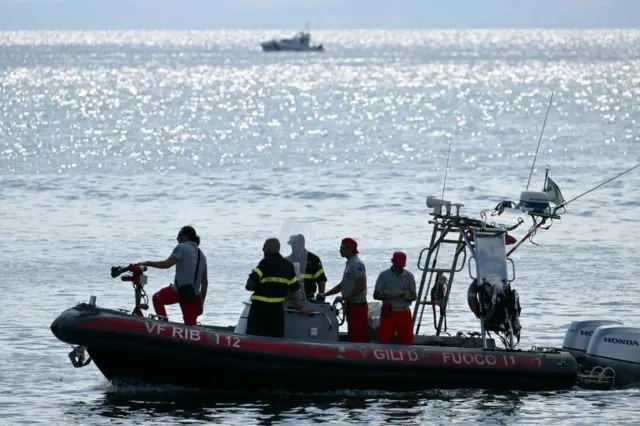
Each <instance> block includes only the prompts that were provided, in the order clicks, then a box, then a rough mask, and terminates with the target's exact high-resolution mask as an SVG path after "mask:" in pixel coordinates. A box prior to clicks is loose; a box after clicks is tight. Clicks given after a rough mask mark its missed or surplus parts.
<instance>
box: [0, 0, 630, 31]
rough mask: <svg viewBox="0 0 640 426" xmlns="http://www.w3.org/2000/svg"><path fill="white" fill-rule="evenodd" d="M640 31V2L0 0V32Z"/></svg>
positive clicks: (555, 0) (612, 0)
mask: <svg viewBox="0 0 640 426" xmlns="http://www.w3.org/2000/svg"><path fill="white" fill-rule="evenodd" d="M307 22H308V23H309V25H310V28H311V29H429V28H640V0H386V1H383V0H0V30H37V29H50V30H128V29H168V30H184V29H194V30H198V29H256V30H259V29H266V30H271V29H302V28H304V26H305V23H307Z"/></svg>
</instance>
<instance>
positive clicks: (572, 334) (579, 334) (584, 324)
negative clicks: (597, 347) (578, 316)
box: [562, 320, 622, 358]
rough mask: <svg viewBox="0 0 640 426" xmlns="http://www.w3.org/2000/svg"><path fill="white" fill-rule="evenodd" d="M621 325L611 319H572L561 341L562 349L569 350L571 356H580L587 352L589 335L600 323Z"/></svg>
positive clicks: (591, 334)
mask: <svg viewBox="0 0 640 426" xmlns="http://www.w3.org/2000/svg"><path fill="white" fill-rule="evenodd" d="M612 324H618V325H622V323H621V322H619V321H612V320H588V321H573V322H572V323H571V324H570V325H569V328H568V329H567V332H566V334H565V335H564V341H563V342H562V349H563V350H565V351H567V352H569V353H570V354H571V355H573V357H575V358H580V357H582V356H584V354H585V353H586V352H587V347H588V346H589V342H590V341H591V336H593V333H594V332H595V331H596V329H597V328H598V327H600V326H601V325H612Z"/></svg>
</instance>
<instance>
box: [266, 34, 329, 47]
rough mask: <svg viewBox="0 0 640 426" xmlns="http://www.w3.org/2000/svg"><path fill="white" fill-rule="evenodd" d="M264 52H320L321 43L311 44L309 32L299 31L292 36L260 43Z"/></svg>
mask: <svg viewBox="0 0 640 426" xmlns="http://www.w3.org/2000/svg"><path fill="white" fill-rule="evenodd" d="M260 46H262V50H263V51H265V52H322V51H323V50H324V48H323V47H322V45H321V44H318V45H315V46H312V45H311V34H309V32H308V31H300V32H299V33H297V34H296V35H295V36H293V37H292V38H283V39H280V40H276V39H273V40H270V41H264V42H262V43H260Z"/></svg>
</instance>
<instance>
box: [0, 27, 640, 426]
mask: <svg viewBox="0 0 640 426" xmlns="http://www.w3.org/2000/svg"><path fill="white" fill-rule="evenodd" d="M281 35H282V36H287V35H288V34H281ZM274 36H280V35H279V34H275V33H271V32H250V31H220V32H5V33H2V34H0V251H1V252H2V254H3V256H2V258H3V263H2V265H3V266H4V268H3V270H4V273H3V279H2V280H0V283H1V284H0V286H1V288H2V291H3V293H4V295H5V297H4V303H3V308H2V310H1V311H0V312H2V321H1V322H0V348H1V350H2V354H3V355H2V356H1V357H0V378H1V380H0V395H1V397H0V415H1V417H2V418H3V424H39V423H41V424H47V425H51V424H64V425H67V424H92V425H93V424H175V423H181V422H185V423H186V422H188V423H192V424H194V423H196V424H197V423H209V424H225V425H230V424H265V425H266V424H311V423H325V422H326V423H335V424H358V425H360V424H382V423H392V424H396V423H397V424H449V423H455V424H474V423H479V422H482V423H488V424H542V423H550V422H553V424H562V425H564V424H566V425H576V424H605V423H606V424H616V425H618V424H637V423H638V422H640V420H639V419H640V413H639V411H638V408H637V407H638V402H639V401H640V392H638V390H636V389H625V390H617V391H612V392H594V391H584V390H572V391H565V392H548V393H523V392H487V391H482V390H460V391H446V392H445V391H432V392H422V393H410V394H402V393H385V392H362V391H357V390H352V391H348V392H339V393H324V394H318V395H298V394H285V393H283V394H278V393H276V394H268V395H261V394H258V395H255V394H249V395H240V394H225V393H223V394H220V393H208V392H200V391H188V390H183V389H174V388H165V387H148V388H147V387H142V388H141V387H115V386H112V385H111V384H109V383H108V382H107V381H106V380H104V378H103V377H102V375H101V374H100V372H99V371H98V370H97V369H96V368H95V366H93V365H91V366H89V367H86V368H82V369H74V368H73V367H72V366H71V365H70V363H69V360H68V358H67V353H68V351H69V350H70V348H69V347H68V346H67V345H66V344H64V343H62V342H60V341H58V340H57V339H56V338H55V337H54V336H53V335H52V333H51V331H50V329H49V325H50V323H51V321H52V320H53V319H54V318H55V317H56V316H57V315H58V314H59V313H60V312H61V311H62V310H64V309H66V308H67V307H70V306H72V305H74V304H75V303H77V302H80V301H87V300H88V299H89V296H90V295H96V296H97V299H98V304H99V305H103V306H109V307H114V308H127V309H130V308H131V305H132V303H133V293H132V291H131V288H130V287H129V285H128V284H127V283H123V282H121V281H119V280H113V279H111V278H110V276H109V271H110V269H109V268H110V267H111V265H122V264H127V263H129V262H137V261H142V260H158V259H164V258H165V257H166V256H168V255H169V253H170V252H171V249H172V248H173V245H174V243H175V235H176V234H177V231H178V229H179V228H180V227H181V226H183V225H185V224H192V225H193V226H195V228H196V229H197V231H198V233H199V234H200V235H201V237H202V245H201V247H202V248H203V250H205V252H206V254H207V256H208V258H209V264H210V268H211V271H210V280H211V285H210V291H209V297H208V298H207V303H206V311H205V314H204V316H203V317H201V320H202V322H204V323H210V324H221V325H231V324H235V322H236V321H237V318H238V317H239V315H240V312H241V310H242V301H244V300H246V298H247V297H248V295H249V294H248V293H247V292H246V291H245V290H244V282H245V281H246V276H247V274H248V273H249V272H250V270H251V268H253V267H254V266H255V264H256V262H258V260H259V259H260V257H261V256H262V253H261V251H260V250H261V247H262V243H263V241H264V239H265V238H267V237H270V236H277V237H281V238H283V239H284V238H286V237H288V234H289V233H291V232H294V231H298V230H303V231H304V232H305V234H306V236H307V241H308V247H309V248H310V249H311V250H312V251H314V252H315V253H316V254H318V255H319V256H320V257H321V258H322V260H323V262H324V264H325V269H326V271H327V276H328V278H329V284H328V285H329V286H332V285H335V284H336V283H337V282H338V280H339V278H340V276H341V273H342V268H343V262H344V261H343V259H341V258H340V256H339V253H338V246H339V243H340V239H341V238H343V237H346V236H350V237H353V238H355V239H357V240H358V242H359V245H360V251H361V257H362V259H363V260H364V261H365V262H366V264H367V269H368V271H369V280H370V289H369V294H370V295H371V292H372V289H371V285H372V283H373V282H374V280H375V277H376V276H377V274H378V273H379V272H380V271H381V270H383V269H384V268H386V267H387V266H388V264H389V259H390V256H391V253H392V252H393V251H396V250H404V251H406V252H407V253H408V255H409V268H410V269H411V270H412V271H413V272H414V273H415V274H416V275H417V276H418V277H419V276H420V275H419V271H418V269H417V267H416V263H417V258H418V254H419V252H420V250H421V249H422V248H424V247H425V246H426V245H427V244H428V242H429V239H430V236H431V229H430V227H429V224H428V220H429V218H430V216H429V215H428V209H427V207H426V205H425V198H426V197H427V196H428V195H436V196H441V195H442V190H443V179H444V176H445V167H446V164H447V157H448V154H449V147H451V149H450V157H449V167H448V171H447V179H446V185H445V191H444V197H445V198H446V199H449V200H451V201H455V202H462V203H464V204H465V207H464V208H463V212H466V213H467V214H470V215H473V216H478V217H479V215H480V212H481V211H483V210H484V211H486V212H487V214H489V213H490V212H491V211H492V210H493V207H494V206H495V205H496V204H497V203H498V202H500V201H502V200H505V199H508V200H517V199H518V197H519V194H520V192H521V191H522V190H524V189H525V188H526V186H527V181H528V178H529V172H530V169H531V165H532V162H533V156H534V153H535V151H536V145H537V142H538V138H539V137H540V131H541V129H542V123H543V121H544V116H545V112H546V108H547V104H548V101H549V96H550V95H551V93H552V92H553V102H552V107H551V110H550V112H549V117H548V121H547V124H546V128H545V131H544V134H543V137H542V142H541V145H540V150H539V153H538V156H537V159H536V163H535V168H534V171H533V174H532V178H531V183H530V188H529V189H534V190H538V189H540V188H541V186H542V182H543V179H544V172H545V167H546V166H547V165H548V166H550V172H549V173H550V176H552V177H553V179H554V181H555V182H556V183H558V185H559V186H560V188H561V189H562V191H563V194H564V196H565V198H566V199H567V200H570V199H572V198H574V197H577V196H579V195H580V194H581V193H583V192H585V191H588V190H589V189H591V188H593V187H594V186H596V185H597V184H599V183H601V182H603V181H605V180H607V179H609V178H612V177H614V176H615V175H617V174H618V173H621V172H623V171H624V170H626V169H628V168H630V167H633V166H634V165H636V164H637V163H638V162H639V161H640V155H639V154H640V145H639V141H640V135H639V134H638V131H637V129H638V121H639V120H640V106H639V104H638V102H637V99H638V97H639V96H640V53H639V52H640V50H638V49H637V46H638V44H639V42H640V31H631V30H624V31H622V30H620V31H617V30H613V31H549V30H545V31H525V30H502V31H500V30H496V31H390V32H384V31H383V32H379V31H324V32H323V31H318V32H314V33H313V36H314V39H315V41H317V42H319V43H323V45H324V46H325V47H326V51H325V52H324V53H319V54H318V53H263V52H261V51H260V49H259V45H258V42H259V41H260V40H264V39H270V38H272V37H274ZM450 144H451V145H450ZM639 187H640V169H637V170H635V171H632V172H630V173H628V174H626V175H624V176H622V177H621V178H620V179H617V180H615V181H613V182H611V183H610V184H608V185H605V186H603V187H602V188H599V189H597V190H596V191H594V192H592V193H589V194H587V195H585V196H584V197H581V198H578V199H577V200H575V201H572V202H571V203H570V204H569V206H568V207H567V213H566V214H565V215H564V216H563V218H562V219H561V220H557V221H555V222H554V223H553V225H552V227H551V228H550V229H549V230H546V231H539V232H538V233H537V234H536V235H535V237H534V239H533V241H534V242H535V243H537V244H539V246H535V245H532V244H529V243H526V244H524V245H523V246H522V247H520V248H519V249H518V251H517V252H516V253H515V254H514V260H515V262H516V274H517V276H516V281H515V282H514V284H513V286H514V287H515V288H517V290H518V292H519V293H520V297H521V303H522V304H523V312H522V317H521V322H522V325H523V337H522V341H521V344H520V347H522V348H528V347H530V346H532V345H545V346H558V345H560V344H561V342H562V338H563V336H564V332H565V330H566V328H567V326H568V324H569V323H570V322H571V321H573V320H576V319H597V318H607V319H616V320H620V321H623V322H624V323H625V324H628V325H638V324H640V313H639V311H638V309H637V292H638V290H639V287H638V283H637V280H636V277H637V276H638V275H639V274H640V267H639V266H638V263H637V247H638V244H637V236H638V235H640V226H639V225H638V224H637V222H636V220H635V219H636V217H635V214H636V212H637V211H638V206H640V194H639V193H638V188H639ZM528 225H529V224H528V223H527V224H525V225H523V226H521V227H520V228H519V229H518V230H517V231H515V232H514V234H515V235H516V236H519V237H521V236H523V235H524V234H525V233H526V231H527V229H526V228H527V227H528ZM284 251H285V253H288V251H287V249H286V246H285V249H284ZM171 279H172V271H161V270H151V271H150V273H149V281H150V284H149V285H148V290H149V292H150V293H152V292H154V291H156V290H157V289H159V288H160V287H161V286H163V285H165V284H166V283H167V282H169V281H170V280H171ZM468 281H469V278H468V276H466V274H459V275H457V277H456V279H455V285H454V287H453V289H452V300H451V305H450V308H449V319H448V326H449V329H448V331H449V332H450V333H452V334H455V332H457V331H476V330H478V324H477V322H476V321H475V320H474V319H473V316H472V315H471V313H470V312H469V311H468V308H467V307H466V300H465V294H466V288H467V285H468ZM168 312H169V315H170V316H172V317H176V318H179V315H180V314H179V308H176V307H171V308H170V309H169V311H168ZM429 314H430V312H426V313H425V319H424V324H423V328H422V330H421V332H423V333H431V332H432V326H431V325H430V323H429V321H430V319H429V317H428V315H429ZM140 362H141V363H143V362H144V359H140Z"/></svg>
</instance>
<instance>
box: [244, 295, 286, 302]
mask: <svg viewBox="0 0 640 426" xmlns="http://www.w3.org/2000/svg"><path fill="white" fill-rule="evenodd" d="M284 299H285V298H284V297H264V296H256V295H255V294H254V295H253V296H251V300H257V301H259V302H267V303H279V302H284Z"/></svg>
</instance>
